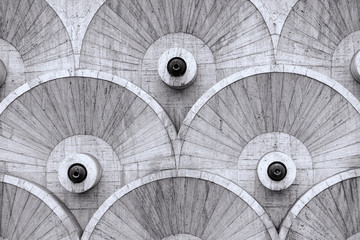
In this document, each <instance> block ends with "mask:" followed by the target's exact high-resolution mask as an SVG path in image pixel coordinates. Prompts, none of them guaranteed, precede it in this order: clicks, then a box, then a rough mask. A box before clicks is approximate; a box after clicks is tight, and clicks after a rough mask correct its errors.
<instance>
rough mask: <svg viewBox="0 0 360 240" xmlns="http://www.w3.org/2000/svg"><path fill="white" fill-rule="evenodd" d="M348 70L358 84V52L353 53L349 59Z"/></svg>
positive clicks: (359, 53) (359, 61)
mask: <svg viewBox="0 0 360 240" xmlns="http://www.w3.org/2000/svg"><path fill="white" fill-rule="evenodd" d="M350 70H351V74H352V76H353V77H354V78H355V80H356V81H358V82H360V51H358V52H357V53H355V54H354V56H353V58H352V59H351V63H350Z"/></svg>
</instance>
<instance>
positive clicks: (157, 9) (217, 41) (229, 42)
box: [80, 0, 273, 84]
mask: <svg viewBox="0 0 360 240" xmlns="http://www.w3.org/2000/svg"><path fill="white" fill-rule="evenodd" d="M173 33H188V34H191V35H194V36H196V37H198V38H199V39H201V40H202V41H203V42H204V44H206V45H208V47H209V48H210V49H211V50H212V52H213V54H214V56H215V57H216V59H217V67H218V75H219V79H222V78H223V77H224V76H225V75H229V74H231V73H234V72H236V70H239V69H243V68H246V67H249V66H252V65H254V64H255V65H265V64H269V63H270V62H271V57H272V54H273V47H272V42H271V37H270V34H269V31H268V28H267V25H266V23H265V21H264V19H263V18H262V15H261V13H260V12H259V11H258V10H257V9H256V8H255V6H254V5H253V4H252V3H251V2H250V1H248V0H241V1H235V0H227V1H218V0H215V1H204V0H201V1H179V0H171V1H166V2H161V1H158V0H157V1H127V0H121V1H117V0H108V1H106V2H105V3H104V4H103V6H102V7H101V8H100V9H99V10H98V12H97V13H96V15H95V16H94V18H93V20H92V22H91V23H90V25H89V28H88V30H87V33H86V35H85V38H84V43H83V46H82V50H81V59H80V66H82V67H84V68H96V69H98V68H100V67H101V68H102V69H103V70H105V71H111V72H113V73H117V74H118V75H120V76H122V77H125V78H127V79H130V80H132V81H134V82H135V83H136V84H138V83H137V81H139V80H140V79H139V70H140V64H141V62H142V59H143V56H144V54H145V53H146V50H147V49H148V48H149V47H150V46H151V44H152V43H153V42H154V41H155V40H157V39H159V38H161V37H162V36H164V35H166V34H173ZM245 59H246V61H245Z"/></svg>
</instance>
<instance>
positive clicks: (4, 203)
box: [0, 174, 81, 240]
mask: <svg viewBox="0 0 360 240" xmlns="http://www.w3.org/2000/svg"><path fill="white" fill-rule="evenodd" d="M80 234H81V229H80V227H79V226H78V224H77V222H76V220H75V218H74V217H73V216H72V215H71V213H70V211H69V210H67V209H66V208H64V206H63V205H62V203H61V202H60V201H59V200H57V198H56V197H55V196H53V195H51V193H50V192H48V191H47V190H45V189H43V188H41V187H40V186H37V185H35V184H33V183H31V182H28V181H26V180H23V179H19V178H15V177H12V176H9V175H2V174H0V239H3V238H5V239H9V240H11V239H74V240H77V239H79V236H80Z"/></svg>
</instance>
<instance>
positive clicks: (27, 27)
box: [0, 0, 74, 79]
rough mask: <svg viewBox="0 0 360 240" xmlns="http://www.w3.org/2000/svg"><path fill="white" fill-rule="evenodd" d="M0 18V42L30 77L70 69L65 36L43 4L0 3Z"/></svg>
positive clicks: (69, 50)
mask: <svg viewBox="0 0 360 240" xmlns="http://www.w3.org/2000/svg"><path fill="white" fill-rule="evenodd" d="M0 16H1V18H0V38H1V39H4V40H5V41H7V42H9V43H10V44H12V45H13V46H14V47H15V48H16V49H17V50H18V51H19V53H20V55H21V57H22V59H23V61H24V65H25V71H26V72H28V73H29V74H31V75H32V76H31V77H33V75H34V74H36V75H39V73H40V72H45V71H53V70H60V69H71V68H73V67H74V58H73V49H72V45H71V41H70V38H69V35H68V32H67V30H66V28H65V26H64V24H63V23H62V21H61V20H60V18H59V17H58V15H57V14H56V12H55V11H54V10H53V9H52V8H51V6H50V5H49V4H48V3H47V2H46V1H45V0H36V1H26V0H3V1H1V3H0ZM45 63H46V64H45ZM30 79H31V78H30Z"/></svg>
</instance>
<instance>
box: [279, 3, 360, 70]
mask: <svg viewBox="0 0 360 240" xmlns="http://www.w3.org/2000/svg"><path fill="white" fill-rule="evenodd" d="M359 13H360V2H359V1H357V0H349V1H332V0H325V1H323V0H314V1H306V0H300V1H298V2H297V3H296V4H295V5H294V7H293V8H292V10H291V11H290V13H289V15H288V17H287V19H286V21H285V24H284V26H283V29H282V32H281V36H280V40H279V45H278V53H277V57H276V58H277V62H278V63H281V64H292V65H296V66H309V67H310V68H313V69H316V70H317V71H320V72H323V73H326V74H328V75H330V74H331V67H332V57H333V55H334V51H335V50H336V48H337V47H338V45H339V44H340V42H341V41H342V40H343V39H344V38H346V37H347V36H348V35H350V34H351V33H353V32H356V31H358V30H360V24H359V22H360V14H359ZM349 71H350V70H349Z"/></svg>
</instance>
